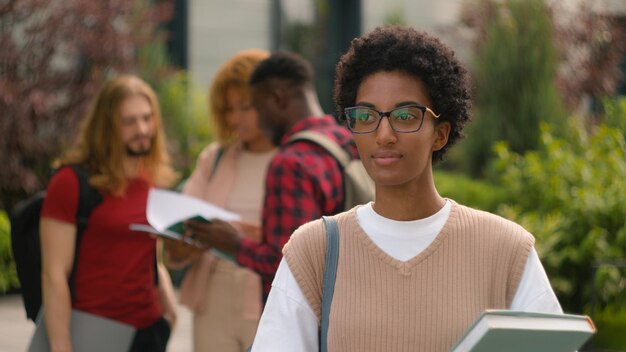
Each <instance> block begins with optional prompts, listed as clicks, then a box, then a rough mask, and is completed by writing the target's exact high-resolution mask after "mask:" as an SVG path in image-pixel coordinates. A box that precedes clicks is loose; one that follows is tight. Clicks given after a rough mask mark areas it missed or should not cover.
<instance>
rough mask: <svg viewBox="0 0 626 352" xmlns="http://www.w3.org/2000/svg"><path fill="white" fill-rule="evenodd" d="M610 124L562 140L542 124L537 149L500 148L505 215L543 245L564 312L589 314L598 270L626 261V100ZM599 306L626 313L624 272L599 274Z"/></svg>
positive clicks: (570, 129)
mask: <svg viewBox="0 0 626 352" xmlns="http://www.w3.org/2000/svg"><path fill="white" fill-rule="evenodd" d="M606 111H607V116H606V120H605V123H602V124H600V125H599V126H597V127H595V128H594V130H593V132H591V133H587V132H586V131H585V129H583V128H581V127H580V126H578V125H576V123H575V121H576V119H575V118H572V119H570V120H571V123H570V125H566V126H564V127H563V128H564V129H565V130H564V131H561V132H563V133H565V135H566V136H567V137H563V138H560V137H556V136H555V133H554V131H553V130H552V129H551V128H549V127H548V126H547V125H545V124H544V125H542V127H541V130H542V133H541V139H540V143H539V147H538V150H537V151H533V152H527V153H526V154H524V155H520V154H517V153H514V152H512V151H511V150H510V148H509V147H508V146H507V145H506V144H504V143H500V144H498V145H496V147H495V151H496V154H497V160H496V161H495V163H494V167H495V171H496V172H497V173H498V174H499V177H500V179H501V181H502V186H503V187H504V188H506V189H507V190H508V191H509V192H510V196H511V197H512V198H511V199H512V204H511V205H508V206H503V207H501V208H500V210H499V212H500V214H502V215H503V216H505V217H507V218H510V219H513V220H515V221H517V222H518V223H520V224H522V225H523V226H524V227H525V228H526V229H528V230H529V231H530V232H531V233H533V234H534V235H535V237H536V239H537V245H536V247H537V250H538V252H539V255H540V256H541V258H542V262H543V264H544V266H545V268H546V271H547V272H548V276H549V277H550V281H551V283H552V286H553V287H554V289H555V291H556V293H557V296H558V297H559V300H560V302H561V304H562V305H563V307H564V309H565V310H567V311H572V312H582V311H583V310H584V309H585V307H586V306H587V305H588V304H589V300H590V295H591V292H590V291H591V275H590V273H591V267H592V265H594V263H597V262H600V261H615V260H619V259H621V258H626V142H625V139H624V135H625V131H624V129H623V128H624V126H625V125H624V123H626V99H622V100H620V101H615V102H611V101H609V102H607V103H606ZM595 287H596V292H595V295H596V298H597V302H598V307H602V306H604V305H606V304H609V303H610V304H613V305H617V306H618V307H623V308H626V295H624V294H623V292H624V291H625V290H626V279H625V278H624V270H621V274H620V269H618V268H614V269H610V270H607V271H603V272H602V273H600V272H599V275H598V276H597V278H596V282H595Z"/></svg>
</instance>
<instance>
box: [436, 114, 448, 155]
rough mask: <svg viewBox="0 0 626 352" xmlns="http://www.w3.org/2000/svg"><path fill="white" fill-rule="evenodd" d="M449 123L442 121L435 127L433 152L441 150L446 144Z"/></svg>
mask: <svg viewBox="0 0 626 352" xmlns="http://www.w3.org/2000/svg"><path fill="white" fill-rule="evenodd" d="M451 129H452V126H450V122H448V121H442V122H440V123H438V124H436V125H435V140H434V141H433V151H434V152H435V151H438V150H441V148H443V147H444V146H445V145H446V144H447V143H448V136H449V135H450V130H451Z"/></svg>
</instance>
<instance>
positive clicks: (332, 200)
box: [237, 116, 358, 299]
mask: <svg viewBox="0 0 626 352" xmlns="http://www.w3.org/2000/svg"><path fill="white" fill-rule="evenodd" d="M303 130H313V131H316V132H319V133H322V134H324V135H326V136H328V137H330V138H332V139H334V140H336V141H337V143H338V144H339V145H341V146H343V148H344V149H345V150H347V151H348V152H349V153H350V154H351V155H352V157H353V158H358V152H357V150H356V146H355V145H354V139H353V138H352V134H351V133H350V131H348V130H347V129H346V128H344V127H342V126H339V125H338V124H337V122H336V121H335V119H334V118H333V117H331V116H324V117H321V118H308V119H305V120H302V121H299V122H298V123H297V124H296V125H295V126H294V127H293V128H292V129H291V130H290V131H289V132H287V134H286V135H285V136H284V137H283V139H282V141H281V145H280V148H281V149H280V151H279V152H278V154H277V155H276V156H275V157H274V159H272V161H271V162H270V165H269V166H268V169H267V176H266V181H265V202H264V206H263V229H262V231H263V233H262V240H261V242H260V243H258V242H254V241H252V240H249V239H245V238H244V239H242V240H241V242H240V247H239V251H238V253H237V262H238V263H239V264H240V265H242V266H245V267H248V268H250V269H252V270H254V271H256V272H257V273H259V275H261V278H262V279H263V294H264V298H265V299H266V298H267V295H268V294H269V291H270V288H271V284H272V280H273V279H274V275H275V274H276V270H277V269H278V264H279V262H280V260H281V258H282V248H283V246H284V245H285V243H287V241H288V240H289V237H290V236H291V234H292V233H293V232H294V230H296V229H297V228H298V227H299V226H300V225H302V224H304V223H306V222H309V221H311V220H315V219H319V218H320V217H321V216H322V215H333V214H336V213H339V212H341V211H342V210H343V201H344V190H343V174H342V172H341V169H340V167H339V164H338V163H337V161H336V160H335V159H334V158H333V157H332V156H331V155H330V154H328V152H326V151H325V150H324V149H323V148H322V147H320V146H318V145H316V144H314V143H312V142H307V141H296V142H293V143H288V142H287V141H288V140H289V137H291V136H292V135H293V134H295V133H296V132H300V131H303Z"/></svg>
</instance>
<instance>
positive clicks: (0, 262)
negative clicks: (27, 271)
mask: <svg viewBox="0 0 626 352" xmlns="http://www.w3.org/2000/svg"><path fill="white" fill-rule="evenodd" d="M19 285H20V283H19V280H18V278H17V271H16V269H15V261H13V250H12V249H11V236H10V225H9V218H8V216H7V214H6V213H5V212H4V211H0V293H4V292H7V291H9V290H10V289H12V288H18V287H19Z"/></svg>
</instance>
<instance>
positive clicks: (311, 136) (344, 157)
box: [289, 130, 352, 169]
mask: <svg viewBox="0 0 626 352" xmlns="http://www.w3.org/2000/svg"><path fill="white" fill-rule="evenodd" d="M300 140H304V141H311V142H313V143H315V144H317V145H319V146H321V147H322V148H324V149H326V151H328V152H329V153H330V154H331V155H332V156H333V157H334V158H335V159H337V161H338V162H339V164H341V166H342V167H343V168H344V169H345V168H346V167H348V164H350V161H351V160H352V158H351V157H350V154H348V152H346V151H345V150H344V149H343V148H342V147H341V146H339V144H337V142H335V141H333V140H332V139H330V138H328V137H326V136H325V135H323V134H321V133H318V132H314V131H309V130H304V131H301V132H297V133H296V134H294V135H293V136H291V137H290V138H289V142H295V141H300Z"/></svg>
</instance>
